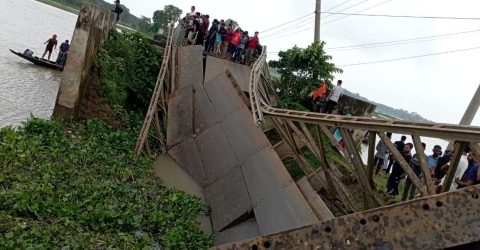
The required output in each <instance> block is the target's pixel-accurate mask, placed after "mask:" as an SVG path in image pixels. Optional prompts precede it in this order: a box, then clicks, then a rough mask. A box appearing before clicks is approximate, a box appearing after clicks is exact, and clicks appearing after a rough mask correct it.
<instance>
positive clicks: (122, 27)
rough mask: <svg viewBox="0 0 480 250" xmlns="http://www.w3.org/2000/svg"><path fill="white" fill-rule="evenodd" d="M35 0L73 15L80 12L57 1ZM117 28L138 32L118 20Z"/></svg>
mask: <svg viewBox="0 0 480 250" xmlns="http://www.w3.org/2000/svg"><path fill="white" fill-rule="evenodd" d="M36 1H37V2H41V3H44V4H47V5H50V6H52V7H55V8H58V9H61V10H64V11H67V12H70V13H72V14H75V15H78V13H79V12H80V10H78V9H75V8H72V7H70V6H67V5H63V4H61V3H57V2H54V1H51V0H36ZM117 28H118V29H120V30H122V31H126V32H139V31H138V30H136V29H134V28H132V27H129V26H128V25H127V24H125V23H123V22H119V24H118V25H117Z"/></svg>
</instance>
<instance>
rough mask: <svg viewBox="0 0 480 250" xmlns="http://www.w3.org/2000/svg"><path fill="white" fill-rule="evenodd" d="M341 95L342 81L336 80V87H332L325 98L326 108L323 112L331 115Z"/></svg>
mask: <svg viewBox="0 0 480 250" xmlns="http://www.w3.org/2000/svg"><path fill="white" fill-rule="evenodd" d="M342 95H343V88H342V80H338V82H337V86H334V87H333V89H332V90H330V94H329V95H328V97H327V100H328V102H327V107H326V108H325V112H326V113H328V114H331V113H332V111H333V109H334V108H335V106H336V105H337V103H338V99H340V97H341V96H342Z"/></svg>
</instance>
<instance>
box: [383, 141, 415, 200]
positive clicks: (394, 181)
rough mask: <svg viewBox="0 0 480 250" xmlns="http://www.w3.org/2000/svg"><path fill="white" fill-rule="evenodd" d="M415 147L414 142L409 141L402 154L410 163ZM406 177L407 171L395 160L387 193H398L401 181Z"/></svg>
mask: <svg viewBox="0 0 480 250" xmlns="http://www.w3.org/2000/svg"><path fill="white" fill-rule="evenodd" d="M412 148H413V144H412V143H407V144H405V146H404V148H403V150H402V152H401V154H402V157H403V159H405V161H406V162H407V163H409V164H410V161H411V160H412V153H411V150H412ZM404 177H405V171H404V170H403V168H402V166H401V165H400V163H399V162H398V161H395V163H393V169H392V174H390V176H389V177H388V181H387V194H389V195H394V196H395V195H398V186H399V185H400V181H401V180H402V179H403V178H404Z"/></svg>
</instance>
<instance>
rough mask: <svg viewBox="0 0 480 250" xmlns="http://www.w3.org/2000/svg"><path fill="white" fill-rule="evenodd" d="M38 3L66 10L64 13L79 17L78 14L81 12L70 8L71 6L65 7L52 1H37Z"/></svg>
mask: <svg viewBox="0 0 480 250" xmlns="http://www.w3.org/2000/svg"><path fill="white" fill-rule="evenodd" d="M37 1H38V2H41V3H44V4H48V5H50V6H53V7H56V8H59V9H61V10H64V11H68V12H70V13H73V14H75V15H78V13H79V12H80V11H79V10H77V9H75V8H72V7H69V6H66V5H63V4H61V3H57V2H54V1H50V0H37Z"/></svg>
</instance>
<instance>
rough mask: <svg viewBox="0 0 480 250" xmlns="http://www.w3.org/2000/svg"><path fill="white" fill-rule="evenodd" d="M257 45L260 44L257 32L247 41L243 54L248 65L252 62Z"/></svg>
mask: <svg viewBox="0 0 480 250" xmlns="http://www.w3.org/2000/svg"><path fill="white" fill-rule="evenodd" d="M258 44H260V40H259V39H258V31H255V35H254V36H253V37H250V39H249V40H248V45H247V51H246V52H245V60H246V62H247V64H248V65H250V63H251V62H253V58H252V57H253V54H254V53H255V48H256V47H257V45H258Z"/></svg>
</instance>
